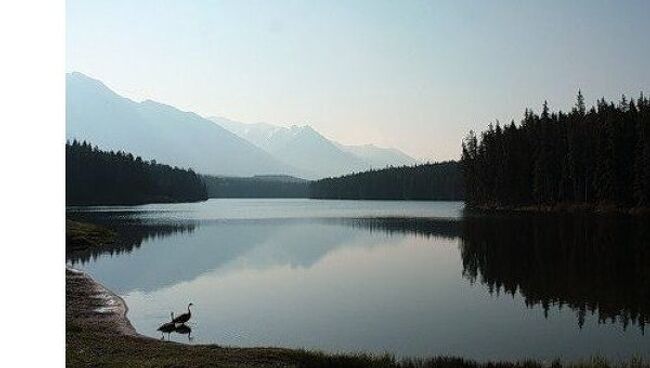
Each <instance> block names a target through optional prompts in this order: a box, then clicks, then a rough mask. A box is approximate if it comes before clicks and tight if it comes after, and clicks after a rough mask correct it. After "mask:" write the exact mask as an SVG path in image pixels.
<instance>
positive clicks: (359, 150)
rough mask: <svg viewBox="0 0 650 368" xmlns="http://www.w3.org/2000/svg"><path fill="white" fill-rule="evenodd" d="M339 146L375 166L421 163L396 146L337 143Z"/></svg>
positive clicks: (379, 167)
mask: <svg viewBox="0 0 650 368" xmlns="http://www.w3.org/2000/svg"><path fill="white" fill-rule="evenodd" d="M337 146H338V147H339V148H340V149H342V150H344V151H347V152H350V153H353V154H355V155H357V156H358V157H360V158H361V159H362V160H364V161H366V162H367V163H369V164H370V165H371V166H372V167H373V168H378V169H381V168H384V167H386V166H404V165H407V166H411V165H417V164H418V163H420V162H419V161H418V160H416V159H414V158H413V157H411V156H409V155H407V154H406V153H404V152H402V151H400V150H398V149H395V148H383V147H377V146H375V145H374V144H364V145H355V146H348V145H343V144H338V143H337Z"/></svg>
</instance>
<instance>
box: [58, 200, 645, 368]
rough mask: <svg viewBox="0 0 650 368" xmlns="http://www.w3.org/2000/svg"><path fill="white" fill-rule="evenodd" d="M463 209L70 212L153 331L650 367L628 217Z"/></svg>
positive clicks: (364, 205) (213, 204)
mask: <svg viewBox="0 0 650 368" xmlns="http://www.w3.org/2000/svg"><path fill="white" fill-rule="evenodd" d="M462 208H463V204H462V203H459V202H380V201H358V202H357V201H354V202H353V201H314V200H301V199H297V200H259V199H253V200H248V199H241V200H239V199H235V200H233V199H223V200H221V199H220V200H214V199H213V200H209V201H207V202H204V203H194V204H165V205H146V206H133V207H95V208H77V209H69V211H68V214H69V216H70V217H72V218H77V219H81V220H89V221H94V222H98V223H102V224H105V225H106V226H108V227H111V228H113V229H115V230H117V231H118V232H119V233H120V238H119V240H118V242H117V244H114V245H111V246H107V247H105V248H102V249H97V250H95V251H93V252H92V253H86V254H77V255H74V256H73V257H72V258H70V259H68V263H69V264H71V265H73V266H74V267H77V268H80V269H84V270H86V271H88V272H89V273H90V274H91V275H93V276H94V277H95V278H96V279H97V280H98V281H100V282H102V283H103V284H104V285H106V286H107V287H108V288H110V289H111V290H113V291H115V292H116V293H117V294H119V295H120V296H122V297H123V298H124V299H125V301H126V303H127V304H128V306H129V313H128V317H129V319H130V320H131V321H132V323H133V324H134V326H135V327H136V329H137V330H138V331H139V332H140V333H143V334H146V335H150V336H156V337H160V334H159V333H158V332H156V328H157V327H158V326H159V325H160V324H161V323H163V322H166V321H167V320H168V319H169V312H170V311H172V310H173V311H175V312H176V313H180V312H182V311H183V310H184V309H185V307H186V305H187V303H189V302H190V301H191V302H193V303H194V307H193V309H192V312H193V317H192V321H191V322H190V323H189V326H190V327H191V329H192V333H191V336H192V339H191V340H190V339H188V336H187V335H180V334H172V335H171V336H170V338H171V339H172V340H175V341H181V342H189V343H217V344H220V345H234V346H285V347H306V348H314V349H319V350H326V351H367V352H386V351H387V352H392V353H394V354H396V355H398V356H430V355H440V354H443V355H460V356H463V357H468V358H475V359H480V360H487V359H516V358H538V359H553V358H556V357H559V358H564V359H576V358H584V357H589V356H592V355H594V354H600V355H604V356H607V357H611V358H615V359H616V358H626V357H630V356H634V355H642V356H646V357H649V358H650V337H649V336H648V333H645V334H644V329H645V324H647V323H648V322H650V241H649V238H650V235H649V234H648V232H649V229H648V226H647V222H645V221H643V220H638V219H637V220H632V219H629V218H605V217H597V218H585V217H575V216H574V217H559V216H526V217H522V216H519V217H516V218H512V217H507V216H499V217H487V216H477V215H474V216H469V215H467V214H465V215H463V211H462Z"/></svg>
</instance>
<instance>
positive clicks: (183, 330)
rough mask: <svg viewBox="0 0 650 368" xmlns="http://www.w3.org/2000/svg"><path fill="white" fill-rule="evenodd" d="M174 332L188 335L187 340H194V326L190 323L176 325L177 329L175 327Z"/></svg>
mask: <svg viewBox="0 0 650 368" xmlns="http://www.w3.org/2000/svg"><path fill="white" fill-rule="evenodd" d="M174 332H176V333H177V334H180V335H187V341H192V339H193V337H192V328H191V327H190V326H188V325H185V324H182V325H179V326H176V329H174Z"/></svg>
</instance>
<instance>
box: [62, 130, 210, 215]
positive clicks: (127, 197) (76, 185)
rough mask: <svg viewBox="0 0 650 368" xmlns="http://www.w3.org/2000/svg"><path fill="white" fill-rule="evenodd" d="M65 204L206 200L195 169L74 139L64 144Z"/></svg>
mask: <svg viewBox="0 0 650 368" xmlns="http://www.w3.org/2000/svg"><path fill="white" fill-rule="evenodd" d="M65 153H66V204H67V205H104V204H105V205H108V204H141V203H153V202H191V201H200V200H205V199H207V194H206V189H205V185H204V184H203V182H202V181H201V178H200V176H199V175H197V174H196V173H194V171H192V170H191V169H190V170H184V169H179V168H177V167H171V166H168V165H161V164H157V163H156V162H155V161H151V162H149V161H143V160H142V159H141V158H140V157H133V155H132V154H130V153H124V152H121V151H120V152H113V151H111V152H105V151H101V150H99V149H98V148H97V147H92V146H91V145H90V144H89V143H87V142H83V143H80V142H78V141H76V140H74V141H72V143H69V142H68V143H66V146H65Z"/></svg>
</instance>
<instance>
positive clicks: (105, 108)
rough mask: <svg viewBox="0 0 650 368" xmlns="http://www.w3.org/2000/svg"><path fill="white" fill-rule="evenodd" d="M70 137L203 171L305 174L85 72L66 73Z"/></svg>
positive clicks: (190, 117)
mask: <svg viewBox="0 0 650 368" xmlns="http://www.w3.org/2000/svg"><path fill="white" fill-rule="evenodd" d="M66 137H67V138H68V139H75V138H76V139H77V140H87V141H89V142H91V143H92V144H95V145H98V146H99V147H100V148H102V149H106V150H124V151H126V152H130V153H132V154H134V155H139V156H142V158H143V159H145V160H151V159H155V160H156V161H158V162H161V163H165V164H168V165H176V166H180V167H184V168H192V169H194V170H195V171H197V172H199V173H201V174H212V175H240V176H249V175H255V174H288V175H296V176H303V175H304V174H305V173H303V172H301V171H300V170H297V169H295V168H292V167H291V166H289V165H287V164H285V163H283V162H280V161H279V160H277V159H275V158H274V157H272V156H271V155H270V154H269V153H268V152H266V151H264V150H262V149H261V148H258V147H256V146H255V145H253V144H251V143H250V142H248V141H246V140H245V139H242V138H241V137H239V136H237V135H235V134H233V133H231V132H229V131H228V130H226V129H224V128H222V127H220V126H218V125H216V124H214V123H213V122H211V121H208V120H206V119H204V118H202V117H200V116H199V115H197V114H194V113H191V112H184V111H180V110H178V109H176V108H174V107H172V106H168V105H164V104H161V103H158V102H154V101H150V100H147V101H143V102H135V101H132V100H129V99H127V98H124V97H121V96H119V95H118V94H116V93H115V92H113V91H111V90H110V89H109V88H108V87H106V86H105V85H104V84H103V83H102V82H100V81H98V80H96V79H92V78H90V77H88V76H86V75H84V74H81V73H69V74H67V75H66Z"/></svg>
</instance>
